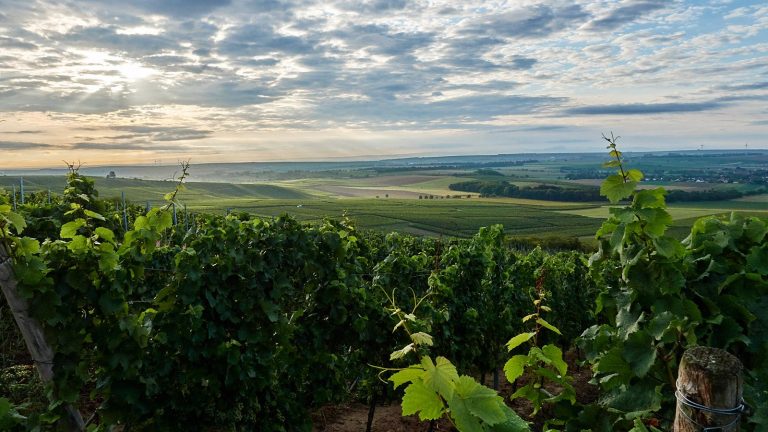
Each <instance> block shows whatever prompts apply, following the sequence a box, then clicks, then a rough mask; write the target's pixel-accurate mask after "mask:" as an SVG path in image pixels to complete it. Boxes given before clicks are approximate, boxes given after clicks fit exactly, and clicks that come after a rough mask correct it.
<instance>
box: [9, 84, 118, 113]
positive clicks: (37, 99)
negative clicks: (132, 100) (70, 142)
mask: <svg viewBox="0 0 768 432" xmlns="http://www.w3.org/2000/svg"><path fill="white" fill-rule="evenodd" d="M30 84H32V85H33V86H34V85H35V83H34V82H32V83H30ZM0 100H2V101H3V102H2V103H1V104H0V112H13V111H22V112H48V111H54V112H61V113H79V114H103V113H108V112H112V111H117V110H120V109H125V108H128V107H129V105H130V104H129V103H128V98H127V95H126V94H125V93H122V92H112V91H111V90H110V89H105V88H102V89H99V90H97V91H94V92H87V91H73V92H70V93H59V92H55V91H45V90H41V89H39V88H17V89H8V90H5V91H3V90H2V89H0Z"/></svg>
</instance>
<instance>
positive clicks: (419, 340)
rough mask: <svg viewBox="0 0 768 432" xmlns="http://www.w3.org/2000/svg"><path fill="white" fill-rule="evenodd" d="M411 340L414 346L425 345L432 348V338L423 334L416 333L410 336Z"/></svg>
mask: <svg viewBox="0 0 768 432" xmlns="http://www.w3.org/2000/svg"><path fill="white" fill-rule="evenodd" d="M411 340H412V341H413V343H415V344H416V345H427V346H432V344H433V342H432V336H430V335H428V334H426V333H424V332H418V333H414V334H412V335H411Z"/></svg>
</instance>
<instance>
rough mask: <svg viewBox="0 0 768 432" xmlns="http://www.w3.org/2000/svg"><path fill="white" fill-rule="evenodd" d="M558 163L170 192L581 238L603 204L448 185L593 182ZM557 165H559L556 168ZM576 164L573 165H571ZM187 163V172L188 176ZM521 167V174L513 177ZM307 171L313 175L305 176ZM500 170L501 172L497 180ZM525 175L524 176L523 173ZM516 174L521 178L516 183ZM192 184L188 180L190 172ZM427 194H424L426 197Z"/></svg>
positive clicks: (33, 180) (309, 215)
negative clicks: (563, 174)
mask: <svg viewBox="0 0 768 432" xmlns="http://www.w3.org/2000/svg"><path fill="white" fill-rule="evenodd" d="M563 163H564V162H563V161H557V162H549V163H532V164H526V165H523V166H522V167H511V168H510V167H508V168H500V169H499V170H498V171H496V174H493V172H491V174H493V175H490V174H485V173H483V174H480V171H475V170H472V169H464V170H426V169H425V170H404V171H397V170H395V172H383V173H376V172H367V171H366V172H365V176H362V175H361V173H360V172H356V171H352V172H346V173H345V174H346V177H345V176H344V175H342V174H341V173H335V175H328V174H329V172H328V171H324V172H321V173H320V174H318V173H305V175H307V176H310V177H305V178H297V179H287V180H276V179H273V180H268V181H262V182H259V183H246V184H235V183H224V182H196V181H191V182H188V183H187V184H186V188H185V190H184V191H183V192H182V193H181V194H180V195H179V198H180V201H181V202H182V203H184V204H185V205H186V207H187V211H190V212H209V213H220V214H221V213H225V212H228V211H229V212H248V213H253V214H257V215H261V216H266V217H274V216H278V215H281V214H289V215H291V216H294V217H296V218H297V219H298V220H301V221H305V222H318V221H321V220H322V219H323V218H327V217H331V218H339V217H342V216H343V215H346V216H347V217H349V218H350V219H351V220H353V221H354V222H355V223H356V224H357V225H358V226H359V227H361V228H366V229H374V230H378V231H383V232H389V231H402V232H407V233H411V234H418V235H430V236H455V237H468V236H471V235H473V234H474V233H476V232H477V230H478V229H479V228H480V227H483V226H488V225H493V224H502V225H504V226H505V227H506V228H507V230H508V232H509V234H510V235H512V236H559V237H581V238H591V236H592V235H593V233H594V232H595V230H596V229H597V227H598V226H599V225H600V223H601V221H602V220H603V219H604V218H606V217H607V216H608V211H609V210H608V209H609V206H607V205H606V202H586V203H584V202H581V203H573V202H562V201H548V200H538V199H525V198H481V197H479V195H478V194H477V193H473V192H460V191H454V190H451V189H450V185H451V184H454V183H458V182H462V181H467V180H472V179H474V178H479V179H491V180H494V179H497V178H498V179H504V180H506V181H509V182H510V183H511V184H515V185H516V186H518V187H537V186H540V185H553V186H555V187H564V188H573V187H577V188H578V187H589V186H594V185H598V184H599V180H589V179H583V180H573V181H566V180H563V179H562V178H557V177H556V175H557V174H558V173H559V172H560V165H562V164H563ZM558 164H559V165H558ZM584 164H586V162H578V163H577V164H576V166H581V165H584ZM194 170H195V167H192V172H193V173H194ZM522 170H526V171H522ZM313 174H315V175H314V177H313V176H312V175H313ZM505 174H506V175H505ZM523 176H525V177H523ZM521 177H523V178H521ZM193 178H194V176H193ZM94 179H95V181H96V187H97V189H98V190H99V191H100V196H101V197H102V198H105V199H113V200H116V199H119V198H120V196H121V194H122V193H125V195H126V198H127V200H129V201H132V202H134V203H137V204H140V205H144V204H147V203H148V204H149V205H150V206H153V207H154V206H158V205H161V204H162V203H163V202H164V201H163V195H164V194H166V193H167V192H169V191H171V190H172V189H173V188H174V185H175V184H174V182H173V181H169V180H166V181H162V180H143V179H125V178H111V179H107V178H98V177H96V178H94ZM13 185H16V187H17V189H18V187H19V177H15V176H0V186H2V187H4V188H5V189H6V190H10V189H11V188H12V187H13ZM24 185H25V191H26V192H28V193H29V192H41V191H42V192H46V191H48V190H51V191H52V193H54V194H56V193H60V192H61V191H62V190H63V187H64V176H63V175H56V176H24ZM704 187H705V186H704V185H700V184H699V185H697V184H684V185H674V184H673V185H671V186H667V188H668V189H672V188H683V189H685V190H696V189H697V188H704ZM430 197H432V198H430ZM669 210H670V213H671V214H672V216H673V217H674V218H675V220H676V225H680V226H681V227H683V228H685V227H689V226H690V224H691V223H693V221H694V220H695V218H697V217H702V216H706V215H711V214H727V213H730V212H732V211H739V212H747V213H749V214H753V215H758V216H763V217H765V216H768V195H766V194H761V195H750V196H746V197H743V198H738V199H735V200H728V201H708V202H683V203H673V204H670V208H669Z"/></svg>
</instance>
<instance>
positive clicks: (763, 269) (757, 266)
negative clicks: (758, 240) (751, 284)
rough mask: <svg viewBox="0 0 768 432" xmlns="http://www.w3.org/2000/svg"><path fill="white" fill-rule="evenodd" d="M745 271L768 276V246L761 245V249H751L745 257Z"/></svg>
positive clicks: (755, 247)
mask: <svg viewBox="0 0 768 432" xmlns="http://www.w3.org/2000/svg"><path fill="white" fill-rule="evenodd" d="M746 270H747V271H748V272H754V273H759V274H762V275H764V276H766V275H768V244H763V245H762V246H761V247H757V246H754V247H752V249H751V250H750V253H749V255H747V268H746Z"/></svg>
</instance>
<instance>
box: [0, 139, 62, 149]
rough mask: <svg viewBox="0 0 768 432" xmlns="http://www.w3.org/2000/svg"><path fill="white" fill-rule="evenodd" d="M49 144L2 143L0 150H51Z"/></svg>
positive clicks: (0, 143)
mask: <svg viewBox="0 0 768 432" xmlns="http://www.w3.org/2000/svg"><path fill="white" fill-rule="evenodd" d="M50 147H51V146H50V145H48V144H41V143H32V142H23V141H0V149H2V150H32V149H42V148H50Z"/></svg>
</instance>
